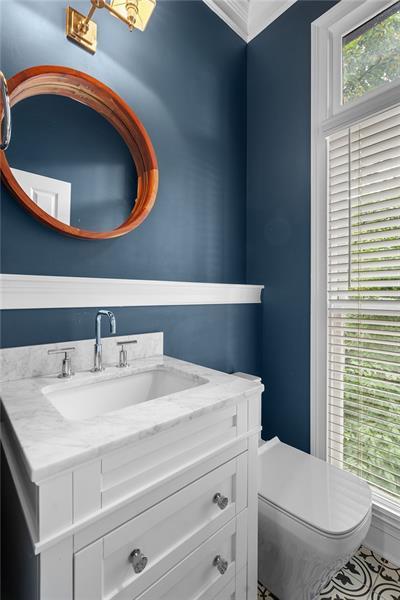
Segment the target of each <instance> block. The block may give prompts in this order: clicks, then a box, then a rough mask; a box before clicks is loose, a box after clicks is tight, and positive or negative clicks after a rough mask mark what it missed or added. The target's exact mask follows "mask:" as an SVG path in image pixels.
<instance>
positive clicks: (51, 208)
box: [11, 168, 71, 225]
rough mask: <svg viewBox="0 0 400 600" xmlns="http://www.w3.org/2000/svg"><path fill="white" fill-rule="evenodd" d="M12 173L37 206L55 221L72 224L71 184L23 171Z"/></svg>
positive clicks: (18, 170)
mask: <svg viewBox="0 0 400 600" xmlns="http://www.w3.org/2000/svg"><path fill="white" fill-rule="evenodd" d="M11 171H12V173H13V175H14V177H15V179H16V180H17V181H18V183H19V185H20V186H21V187H22V189H23V190H24V192H25V193H26V194H27V195H28V196H29V198H30V199H31V200H33V202H35V204H37V205H38V206H39V207H40V208H41V209H42V210H44V211H46V212H47V214H49V215H51V216H52V217H54V218H55V219H58V220H59V221H62V223H66V224H67V225H69V224H70V222H71V184H70V183H69V182H68V181H61V180H60V179H53V178H52V177H45V176H44V175H37V174H36V173H30V172H29V171H22V170H21V169H13V168H11Z"/></svg>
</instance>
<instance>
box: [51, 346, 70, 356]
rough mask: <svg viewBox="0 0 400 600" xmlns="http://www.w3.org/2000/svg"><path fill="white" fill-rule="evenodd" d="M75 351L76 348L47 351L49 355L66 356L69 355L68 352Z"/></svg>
mask: <svg viewBox="0 0 400 600" xmlns="http://www.w3.org/2000/svg"><path fill="white" fill-rule="evenodd" d="M74 350H75V346H68V348H55V349H54V350H47V354H65V356H67V355H68V352H73V351H74Z"/></svg>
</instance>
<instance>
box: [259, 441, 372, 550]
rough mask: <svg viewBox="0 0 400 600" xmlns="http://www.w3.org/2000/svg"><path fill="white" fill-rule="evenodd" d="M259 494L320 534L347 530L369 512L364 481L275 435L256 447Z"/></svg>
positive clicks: (332, 534)
mask: <svg viewBox="0 0 400 600" xmlns="http://www.w3.org/2000/svg"><path fill="white" fill-rule="evenodd" d="M259 499H260V500H261V501H264V502H266V503H268V504H269V505H271V506H273V507H274V508H275V509H276V510H279V511H282V512H284V513H286V514H287V515H289V516H290V517H292V518H293V519H295V520H296V521H298V522H300V523H302V524H303V525H305V526H306V527H307V528H308V529H312V530H314V531H316V532H319V533H320V534H321V535H322V536H323V537H326V538H332V537H335V538H346V537H348V536H350V535H353V534H354V533H355V532H356V530H358V529H360V528H363V527H364V524H365V523H366V521H368V520H369V518H370V513H371V492H370V489H369V486H368V485H367V484H366V483H365V482H364V481H362V480H360V479H358V477H355V476H354V475H352V474H351V473H348V472H346V471H342V470H340V469H338V468H337V467H334V466H333V465H330V464H328V463H325V462H323V461H321V460H319V459H317V458H315V457H313V456H311V455H309V454H306V453H305V452H301V451H300V450H297V449H295V448H292V447H291V446H288V445H286V444H284V443H282V442H281V441H280V440H279V439H278V438H274V439H273V440H270V441H269V442H266V443H264V444H263V445H262V446H261V447H260V450H259Z"/></svg>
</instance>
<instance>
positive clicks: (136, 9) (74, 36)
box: [0, 0, 157, 54]
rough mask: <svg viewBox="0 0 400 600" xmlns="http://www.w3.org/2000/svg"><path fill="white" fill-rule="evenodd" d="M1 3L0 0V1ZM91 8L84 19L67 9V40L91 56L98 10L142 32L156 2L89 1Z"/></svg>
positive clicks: (95, 40)
mask: <svg viewBox="0 0 400 600" xmlns="http://www.w3.org/2000/svg"><path fill="white" fill-rule="evenodd" d="M0 2H1V0H0ZM90 2H91V5H92V6H91V8H90V10H89V12H88V14H87V16H86V17H85V15H82V14H81V13H79V12H78V11H77V10H75V9H74V8H72V7H71V6H68V8H67V27H66V34H67V38H68V39H70V40H72V41H73V42H75V43H76V44H79V46H81V47H82V48H84V49H85V50H88V51H89V52H91V53H92V54H94V53H95V52H96V45H97V25H96V23H95V22H94V21H93V20H92V17H93V15H94V13H95V11H96V10H97V9H98V8H105V9H106V10H108V12H109V13H110V14H112V15H113V16H114V17H117V18H118V19H120V20H121V21H122V22H123V23H126V25H128V27H129V29H130V30H131V31H133V30H134V29H140V31H144V30H145V29H146V26H147V23H148V22H149V20H150V17H151V15H152V13H153V10H154V8H155V6H156V2H157V0H90Z"/></svg>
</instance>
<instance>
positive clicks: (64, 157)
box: [7, 95, 137, 232]
mask: <svg viewBox="0 0 400 600" xmlns="http://www.w3.org/2000/svg"><path fill="white" fill-rule="evenodd" d="M7 159H8V162H9V164H10V166H11V168H12V172H13V175H14V177H15V178H16V179H17V181H18V183H19V185H20V186H21V187H22V189H23V190H24V191H25V192H26V193H27V195H28V196H29V197H30V198H31V199H32V200H33V201H34V202H35V203H36V204H38V206H40V208H42V209H43V210H45V211H46V212H47V213H48V214H50V215H52V216H54V217H55V218H56V219H58V220H59V221H61V222H63V223H66V224H70V225H72V226H74V227H78V228H80V229H86V230H89V231H98V232H103V231H109V230H111V229H115V228H116V227H118V226H119V225H121V223H123V222H124V221H125V220H126V219H127V218H128V216H129V214H130V212H131V210H132V207H133V205H134V202H135V199H136V195H137V172H136V167H135V164H134V162H133V160H132V157H131V155H130V153H129V150H128V148H127V146H126V144H125V142H124V140H123V139H122V138H121V136H120V134H119V133H118V132H117V131H116V130H115V129H114V127H113V126H112V125H111V124H110V123H109V122H108V121H107V120H106V119H104V118H103V117H102V116H101V115H99V114H98V113H97V112H96V111H94V110H92V109H91V108H89V107H87V106H85V105H84V104H81V103H79V102H76V101H74V100H71V99H70V98H65V97H63V96H56V95H40V96H34V97H31V98H27V99H25V100H23V101H21V102H18V104H16V105H15V106H14V108H13V143H12V144H11V145H10V147H9V149H8V150H7Z"/></svg>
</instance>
